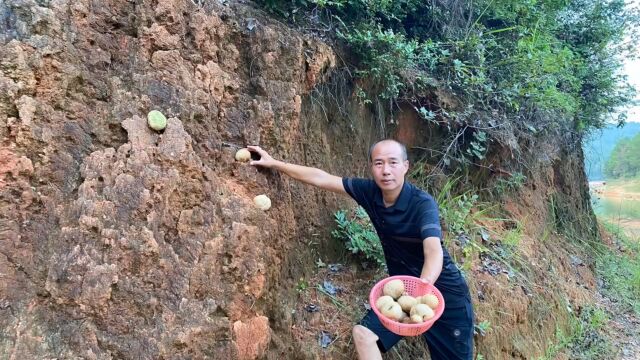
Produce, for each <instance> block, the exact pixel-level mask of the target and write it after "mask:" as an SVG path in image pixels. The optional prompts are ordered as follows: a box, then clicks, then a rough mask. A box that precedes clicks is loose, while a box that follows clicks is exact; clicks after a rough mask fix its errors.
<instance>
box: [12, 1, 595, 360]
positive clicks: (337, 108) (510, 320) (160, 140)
mask: <svg viewBox="0 0 640 360" xmlns="http://www.w3.org/2000/svg"><path fill="white" fill-rule="evenodd" d="M194 3H206V5H202V6H198V5H196V4H194ZM0 30H2V31H0V135H1V136H2V143H1V144H0V146H1V148H0V274H2V275H1V276H2V282H0V299H1V300H0V301H1V302H0V329H1V330H2V333H3V334H5V336H3V337H2V338H1V339H0V353H1V354H3V356H4V357H7V358H12V359H14V358H15V359H27V358H88V359H108V358H153V359H157V358H166V359H168V358H175V359H177V358H220V359H256V358H264V357H266V358H303V359H304V358H312V357H317V358H322V357H329V358H344V357H352V356H353V352H352V350H353V349H352V342H351V341H350V339H349V334H348V332H344V331H343V332H341V334H343V336H342V337H341V338H340V339H339V341H336V342H334V343H333V344H332V346H331V347H330V348H328V349H326V348H322V347H321V346H319V345H317V344H318V342H317V335H318V332H315V331H312V332H309V333H305V332H300V331H298V330H292V329H299V328H298V327H297V326H300V324H303V323H304V322H305V319H304V316H303V315H300V313H299V312H298V313H295V314H294V313H292V311H291V310H292V309H296V308H299V307H300V304H299V303H297V301H298V300H299V298H298V293H297V292H296V287H298V289H299V288H300V286H297V285H299V284H297V283H298V281H299V279H300V277H301V276H305V275H310V276H313V274H311V273H312V272H313V266H311V265H313V263H314V262H315V261H316V260H317V259H318V255H319V254H322V256H325V257H330V255H329V254H331V244H332V243H331V242H330V241H321V239H327V238H329V232H330V229H331V226H330V225H331V213H332V212H333V211H334V210H336V209H337V208H338V207H340V206H341V205H344V204H347V203H348V202H347V201H348V200H346V199H339V198H337V197H336V196H335V195H332V194H329V193H325V192H320V191H316V190H314V189H311V188H309V187H305V186H303V185H300V184H297V183H295V182H292V181H290V180H289V179H287V178H285V177H282V176H280V175H279V174H277V173H274V172H271V171H263V170H261V171H258V170H256V169H255V168H252V167H249V166H246V165H241V164H238V163H236V162H235V161H234V160H233V154H234V152H235V150H236V148H237V146H238V145H244V144H247V143H254V144H260V145H262V146H263V147H264V148H266V149H269V150H270V151H271V152H272V153H273V155H274V156H276V157H278V158H281V159H284V160H287V161H292V162H296V163H302V164H308V165H313V166H318V167H321V168H323V169H326V170H328V171H330V172H332V173H334V174H337V175H364V174H365V173H366V165H365V164H366V152H367V149H368V145H369V144H370V142H371V141H372V140H375V139H376V138H379V137H382V136H385V135H395V136H397V137H398V138H400V139H401V140H403V141H405V142H407V143H408V144H409V145H410V146H422V147H424V146H425V145H429V142H428V141H431V140H433V137H432V135H433V134H434V131H433V129H432V128H430V127H429V126H427V125H425V124H424V123H423V122H421V121H420V120H419V119H418V118H416V117H415V116H414V115H413V114H412V113H411V112H410V111H403V112H401V113H400V114H399V116H398V117H397V120H396V121H397V122H398V123H399V126H397V127H395V126H390V125H389V124H388V123H386V120H385V119H384V116H383V114H380V113H373V112H372V111H371V110H369V109H368V108H366V107H363V106H360V105H359V104H358V103H357V101H355V99H354V97H353V96H351V92H350V87H349V86H348V85H347V84H346V83H345V82H344V81H343V80H344V79H341V77H340V76H339V74H338V75H336V74H334V75H333V78H332V80H331V81H330V82H327V81H328V79H327V74H330V73H331V70H332V69H334V68H335V66H336V63H337V57H336V55H335V53H334V51H333V50H332V49H331V48H330V47H329V46H328V45H326V44H325V43H323V42H321V41H318V40H317V39H314V38H312V37H310V36H307V35H302V34H300V33H297V32H295V31H292V30H291V29H289V28H287V27H285V26H283V25H282V24H280V23H277V22H275V21H273V20H270V19H268V18H266V17H264V16H263V15H262V14H261V13H260V12H257V11H255V10H253V9H252V8H250V7H248V6H246V5H244V4H242V3H241V2H191V1H183V0H160V1H148V2H130V1H126V0H111V1H102V2H96V1H88V0H85V1H82V0H81V1H64V0H63V1H56V2H36V1H34V0H31V1H30V0H26V1H17V2H12V3H1V4H0ZM152 109H158V110H161V111H163V112H164V113H165V114H166V115H167V116H168V117H169V122H168V127H167V129H166V130H165V131H164V132H162V133H156V132H153V131H151V130H150V129H148V128H147V127H146V124H145V119H144V117H145V115H146V113H147V112H148V111H149V110H152ZM387 125H389V126H388V127H387ZM559 143H560V141H557V142H553V141H541V142H540V144H537V145H535V144H534V145H535V146H534V145H531V146H530V147H531V148H532V149H533V148H536V149H537V150H536V151H535V152H533V151H532V152H531V153H530V154H528V155H527V159H529V160H528V161H531V164H532V165H533V166H531V171H530V173H529V174H527V175H528V176H530V180H529V181H528V183H527V185H526V188H525V190H523V191H522V192H521V193H519V194H517V196H516V198H517V199H518V200H517V201H513V202H508V203H507V204H506V207H507V209H508V210H509V211H510V216H513V217H514V218H517V219H523V220H522V221H523V222H525V225H526V228H527V229H531V230H529V231H528V232H527V233H526V236H525V237H524V238H523V241H522V244H521V247H522V249H523V251H524V253H523V255H522V257H523V260H524V262H525V263H528V264H530V268H529V267H527V269H525V272H524V273H525V275H526V276H527V279H529V280H528V281H525V282H522V283H521V282H518V281H516V279H515V278H513V277H511V276H510V275H509V273H508V272H506V273H505V272H502V271H500V272H498V273H496V272H494V271H486V268H484V267H483V264H484V263H483V262H482V261H481V259H480V258H479V257H478V255H476V256H475V257H474V258H472V259H470V260H469V261H474V263H473V266H471V271H472V273H471V274H472V275H471V274H470V283H471V285H472V289H473V290H472V294H473V297H474V302H475V303H476V309H477V310H476V311H477V315H478V318H479V321H481V320H489V321H491V322H492V324H494V329H495V330H494V331H493V332H491V336H487V337H485V338H479V339H478V348H479V350H480V351H481V352H482V353H483V354H485V358H487V359H499V358H505V359H508V358H514V357H515V358H524V359H528V358H531V356H533V355H539V354H541V353H543V352H544V348H545V346H546V344H547V343H548V341H549V340H550V339H551V337H552V334H553V332H554V331H555V329H556V327H557V326H559V325H560V326H561V325H562V323H563V319H564V317H566V316H565V315H566V309H567V307H571V308H573V309H578V308H579V307H580V306H581V305H580V304H582V303H583V301H584V299H585V298H587V297H588V295H587V293H588V292H589V291H591V290H592V289H593V283H594V280H593V278H592V276H591V275H590V272H589V267H590V266H591V263H590V262H589V259H583V260H582V261H581V262H577V263H576V262H575V261H574V260H572V258H571V257H570V256H569V254H568V253H567V251H566V250H564V249H562V248H560V251H559V248H558V247H557V246H556V245H557V244H558V242H559V241H560V240H559V237H556V236H554V235H551V236H548V234H550V233H549V232H548V231H547V230H546V229H547V225H546V224H548V223H549V222H553V221H555V220H554V219H558V218H561V219H565V220H566V221H569V222H571V221H577V219H578V218H577V215H576V214H580V213H588V210H589V208H588V203H585V202H584V201H583V199H584V197H583V195H584V193H585V191H586V190H585V188H586V181H583V180H584V179H583V178H584V174H583V172H582V173H580V171H578V170H579V169H581V166H582V165H581V160H582V159H581V158H580V156H579V155H578V156H574V155H570V154H568V153H566V152H564V151H565V150H564V149H563V148H562V147H561V146H560V145H558V144H559ZM503 155H505V156H503ZM495 157H496V159H501V158H508V156H506V154H501V155H500V154H496V155H495ZM576 178H577V179H579V180H578V181H576V180H575V179H576ZM583 182H584V184H583ZM261 193H266V194H268V195H269V196H270V197H271V199H272V201H273V204H274V206H273V207H272V209H271V210H269V211H268V212H262V211H260V210H257V209H255V208H254V206H253V205H252V203H251V199H252V198H253V196H255V195H258V194H261ZM551 196H555V197H557V199H558V201H557V202H556V203H555V204H556V205H558V204H559V205H558V206H557V207H555V208H553V209H552V210H550V207H549V203H548V202H547V200H546V199H548V198H549V197H551ZM494 230H495V231H496V233H498V234H500V233H502V232H503V230H505V229H497V228H496V229H494ZM507 230H508V229H507ZM545 234H547V235H545ZM319 239H320V240H319ZM541 239H545V241H542V240H541ZM318 243H321V244H318ZM454 250H455V249H454ZM493 269H494V270H495V267H494V268H493ZM352 270H353V271H356V272H358V271H359V270H358V269H357V268H355V269H352ZM358 276H360V275H358ZM368 276H371V274H369V275H368ZM550 277H551V278H550ZM344 279H346V280H345V283H344V285H343V286H344V287H345V289H346V290H345V291H344V294H351V295H352V296H361V295H360V294H366V292H367V288H366V284H367V283H368V281H370V280H362V279H361V280H357V281H356V280H354V279H355V278H354V277H349V276H346V277H344ZM575 279H580V280H579V285H576V284H575V283H574V282H575V281H574V280H575ZM354 281H356V282H354ZM554 281H555V282H557V283H558V284H559V285H557V286H554V287H553V289H551V290H550V289H548V288H547V287H546V286H545V285H544V284H549V283H553V282H554ZM354 284H358V285H357V286H360V287H356V286H354ZM532 294H536V295H537V296H534V295H532ZM565 298H566V299H568V300H567V301H565V300H564V299H565ZM563 314H564V315H563ZM323 316H324V315H323ZM323 318H325V317H321V319H323ZM325 319H329V318H325ZM332 319H335V317H334V318H332ZM351 320H352V319H349V318H339V320H337V321H336V322H333V320H331V321H329V320H327V322H326V324H324V325H323V327H324V328H326V327H327V326H334V325H335V326H338V327H340V328H341V329H348V328H349V327H350V326H351ZM315 321H316V325H317V322H318V321H320V320H315ZM327 324H329V325H327ZM420 356H421V355H420Z"/></svg>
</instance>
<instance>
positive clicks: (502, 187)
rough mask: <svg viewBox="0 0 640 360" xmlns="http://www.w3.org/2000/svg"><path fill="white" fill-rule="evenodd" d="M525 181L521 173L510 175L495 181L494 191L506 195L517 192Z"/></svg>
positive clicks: (525, 178)
mask: <svg viewBox="0 0 640 360" xmlns="http://www.w3.org/2000/svg"><path fill="white" fill-rule="evenodd" d="M526 180H527V177H526V176H524V175H523V174H522V173H521V172H514V173H512V174H511V175H510V176H509V177H508V178H507V179H505V178H499V179H498V180H497V181H496V186H495V191H496V192H497V193H498V194H499V195H502V194H506V193H510V192H514V191H517V190H519V189H520V188H521V187H522V186H523V185H524V183H525V181H526Z"/></svg>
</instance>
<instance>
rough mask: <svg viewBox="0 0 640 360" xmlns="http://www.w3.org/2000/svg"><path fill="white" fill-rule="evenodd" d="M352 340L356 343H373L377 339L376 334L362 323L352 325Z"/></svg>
mask: <svg viewBox="0 0 640 360" xmlns="http://www.w3.org/2000/svg"><path fill="white" fill-rule="evenodd" d="M353 340H354V341H355V342H356V343H358V344H363V345H364V344H375V342H376V341H378V335H376V334H374V333H373V331H371V330H369V329H367V328H366V327H364V326H362V325H356V326H354V327H353Z"/></svg>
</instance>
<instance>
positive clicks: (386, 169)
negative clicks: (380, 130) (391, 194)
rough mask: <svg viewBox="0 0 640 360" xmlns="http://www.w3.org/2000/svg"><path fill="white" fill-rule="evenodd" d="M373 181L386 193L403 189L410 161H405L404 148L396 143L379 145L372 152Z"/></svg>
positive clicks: (385, 142) (386, 142) (387, 142)
mask: <svg viewBox="0 0 640 360" xmlns="http://www.w3.org/2000/svg"><path fill="white" fill-rule="evenodd" d="M371 161H372V164H371V173H372V174H373V180H374V181H375V182H376V184H378V187H380V189H381V190H382V191H384V192H388V191H393V190H396V189H398V188H402V185H403V184H404V175H405V174H406V173H407V171H408V170H409V161H408V160H403V157H402V148H401V147H400V145H398V144H397V143H395V142H392V141H383V142H380V143H378V144H377V145H376V146H375V147H374V148H373V151H372V152H371Z"/></svg>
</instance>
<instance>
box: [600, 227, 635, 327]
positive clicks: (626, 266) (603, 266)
mask: <svg viewBox="0 0 640 360" xmlns="http://www.w3.org/2000/svg"><path fill="white" fill-rule="evenodd" d="M604 226H605V228H606V229H607V230H608V231H609V232H610V233H611V234H613V236H614V237H615V238H616V239H617V241H618V242H619V245H620V246H621V248H622V249H623V250H624V251H623V252H622V253H618V252H617V251H613V250H611V249H609V248H605V249H604V250H603V251H602V252H600V253H599V254H598V256H597V257H596V271H597V273H598V276H599V277H600V278H601V279H602V281H603V291H604V292H605V293H606V294H607V295H608V296H610V297H612V298H614V299H616V300H618V301H619V302H620V304H622V305H623V306H624V307H625V308H628V309H631V310H633V311H635V312H636V314H638V315H640V243H639V242H638V241H635V240H632V239H630V238H629V237H628V236H627V235H625V234H624V232H622V231H621V230H620V228H619V227H617V226H616V225H613V224H611V223H607V222H605V223H604Z"/></svg>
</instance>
